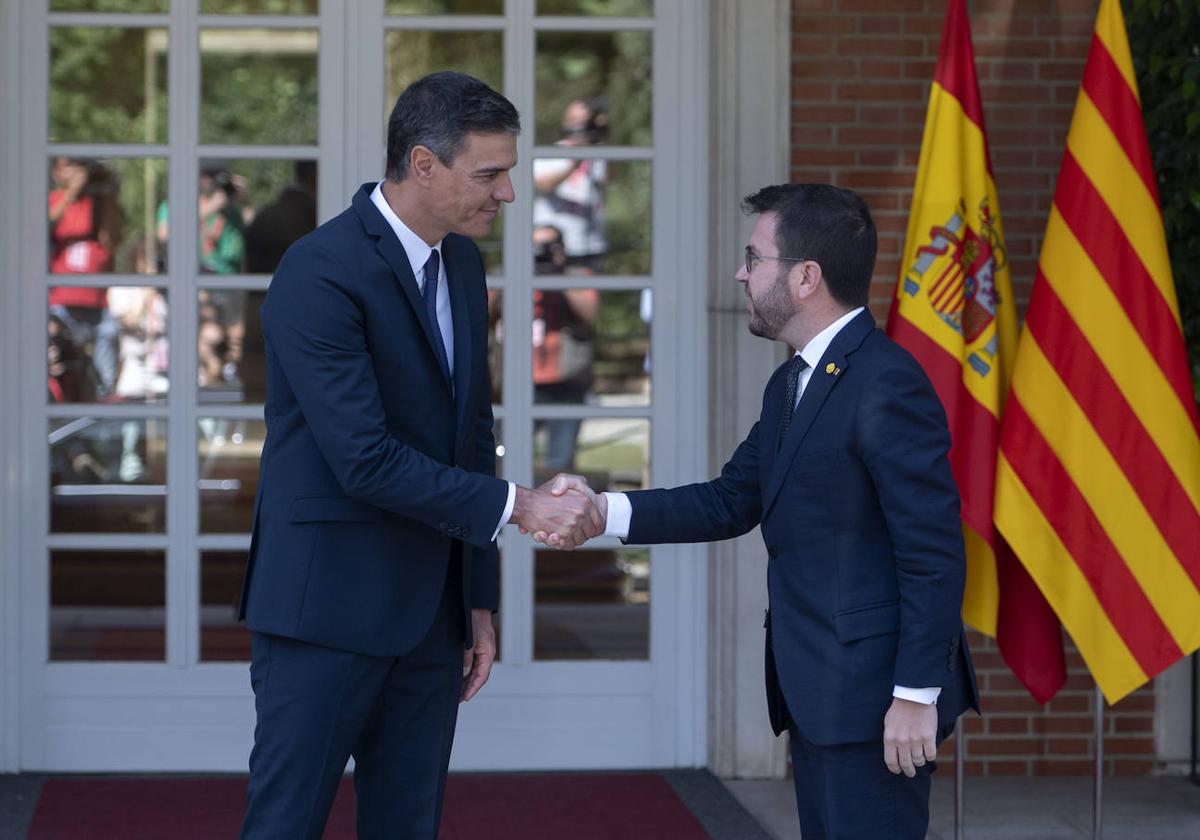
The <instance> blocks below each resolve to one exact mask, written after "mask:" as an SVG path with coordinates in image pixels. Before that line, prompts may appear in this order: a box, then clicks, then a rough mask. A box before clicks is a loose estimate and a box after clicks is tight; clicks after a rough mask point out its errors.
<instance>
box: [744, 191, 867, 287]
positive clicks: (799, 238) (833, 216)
mask: <svg viewBox="0 0 1200 840" xmlns="http://www.w3.org/2000/svg"><path fill="white" fill-rule="evenodd" d="M742 211H743V212H745V213H747V214H749V213H775V214H776V215H777V216H778V220H777V222H776V226H775V246H776V247H777V248H778V249H779V256H781V257H803V258H804V259H808V260H812V261H813V262H815V263H817V264H818V265H820V266H821V273H822V274H823V275H824V277H825V282H826V284H827V285H828V286H829V293H830V294H831V295H832V296H833V299H834V300H836V301H837V302H838V303H840V304H842V305H843V306H866V305H867V301H868V299H869V297H870V289H871V272H872V271H873V270H874V268H875V248H876V239H875V223H874V222H873V221H871V211H870V210H869V209H868V208H867V204H866V202H865V201H863V200H862V198H860V197H859V195H858V193H855V192H853V191H852V190H847V189H842V188H841V187H835V186H833V185H831V184H776V185H775V186H771V187H763V188H762V189H761V190H759V191H758V192H756V193H754V194H753V195H748V196H746V197H745V198H744V199H742ZM782 265H783V266H787V267H788V268H790V266H791V264H790V263H783V264H782Z"/></svg>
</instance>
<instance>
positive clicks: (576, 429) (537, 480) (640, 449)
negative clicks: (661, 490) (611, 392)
mask: <svg viewBox="0 0 1200 840" xmlns="http://www.w3.org/2000/svg"><path fill="white" fill-rule="evenodd" d="M560 472H570V473H577V474H579V475H582V476H583V477H584V478H586V479H587V481H588V484H589V485H590V486H591V487H593V488H594V489H595V490H597V491H600V490H613V491H625V490H642V489H644V488H646V487H649V486H650V421H649V420H639V419H637V418H627V417H605V418H590V419H582V420H579V419H565V418H555V419H553V420H535V421H534V424H533V483H534V484H535V485H539V484H542V483H543V482H546V481H549V480H550V479H551V478H553V477H554V476H555V475H557V474H558V473H560Z"/></svg>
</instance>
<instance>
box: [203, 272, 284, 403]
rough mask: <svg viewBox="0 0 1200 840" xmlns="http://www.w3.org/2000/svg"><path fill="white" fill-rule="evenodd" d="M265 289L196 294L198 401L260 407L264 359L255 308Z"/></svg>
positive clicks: (264, 387)
mask: <svg viewBox="0 0 1200 840" xmlns="http://www.w3.org/2000/svg"><path fill="white" fill-rule="evenodd" d="M266 294H267V293H266V292H263V291H246V290H243V289H201V290H200V291H199V292H197V293H196V305H197V317H198V323H197V325H196V338H197V348H196V363H197V364H196V385H197V386H198V387H199V389H200V402H201V403H262V402H265V401H266V398H267V361H266V359H267V355H266V346H265V344H264V343H263V336H262V326H261V324H260V322H259V309H260V308H261V307H262V303H263V299H264V298H265V297H266Z"/></svg>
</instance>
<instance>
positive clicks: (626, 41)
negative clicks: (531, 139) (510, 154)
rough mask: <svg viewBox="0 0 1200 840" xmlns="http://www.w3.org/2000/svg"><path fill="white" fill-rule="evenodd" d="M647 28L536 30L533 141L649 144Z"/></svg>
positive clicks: (587, 143)
mask: <svg viewBox="0 0 1200 840" xmlns="http://www.w3.org/2000/svg"><path fill="white" fill-rule="evenodd" d="M652 58H653V57H652V53H651V41H650V33H649V32H539V33H538V35H537V89H536V102H537V110H536V119H537V131H536V134H535V140H536V142H537V143H538V144H539V145H543V146H544V145H549V144H551V143H556V142H560V141H568V142H570V144H571V145H577V146H588V145H594V144H597V143H614V144H616V145H618V146H648V145H649V144H650V92H651V84H650V76H651V73H650V65H651V62H652Z"/></svg>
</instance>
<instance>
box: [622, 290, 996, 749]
mask: <svg viewBox="0 0 1200 840" xmlns="http://www.w3.org/2000/svg"><path fill="white" fill-rule="evenodd" d="M785 368H786V365H784V366H782V367H780V368H779V370H777V371H776V372H775V375H774V376H772V378H771V380H770V381H769V382H768V383H767V387H766V392H765V395H764V398H763V405H762V414H761V417H760V419H759V421H758V422H757V423H756V424H755V425H754V427H753V428H752V429H751V430H750V434H749V436H747V438H746V439H745V441H743V442H742V444H741V445H740V446H739V447H738V449H737V451H736V452H735V453H734V454H733V457H732V458H731V459H730V461H729V463H727V464H726V465H725V467H724V468H723V470H722V471H721V476H720V477H719V478H717V479H714V480H713V481H710V482H707V483H702V484H692V485H688V486H685V487H680V488H676V489H674V490H646V491H641V492H634V493H630V494H629V500H630V502H631V505H632V508H633V515H632V519H631V521H630V529H629V536H628V541H629V542H634V543H657V542H707V541H712V540H721V539H729V538H731V537H736V536H739V535H741V534H744V533H746V532H747V531H749V530H751V529H752V528H754V526H755V525H759V524H761V526H762V535H763V540H764V542H765V543H766V546H767V557H768V561H767V562H768V573H767V582H768V593H769V599H770V612H769V613H768V619H767V651H766V655H767V669H766V670H767V699H768V706H769V710H770V714H771V723H772V726H773V727H774V729H775V732H776V734H778V733H780V732H782V731H783V730H784V729H785V728H786V727H787V712H790V714H791V716H792V719H793V720H794V721H795V724H796V726H797V728H798V729H799V730H800V732H801V734H803V735H804V737H805V738H807V739H808V740H809V741H811V742H813V743H816V744H821V745H830V744H846V743H855V742H862V741H872V740H878V739H880V738H882V737H883V718H884V714H885V713H886V712H887V709H888V706H889V705H890V704H891V702H892V689H893V687H894V686H896V685H902V686H908V687H911V688H924V687H933V686H939V687H941V689H942V692H941V696H940V697H939V698H938V704H937V706H938V721H939V726H940V727H943V728H944V727H947V726H950V725H951V724H952V723H953V722H954V720H955V719H957V718H958V716H959V715H960V714H962V712H963V711H964V709H965V708H966V707H967V706H971V707H973V708H975V709H976V710H978V708H979V700H978V695H977V692H976V687H975V676H974V671H973V668H972V665H971V659H970V654H969V653H968V652H967V643H966V637H965V636H964V634H963V624H962V619H961V617H960V614H961V609H962V600H963V586H964V583H965V577H966V561H965V555H964V550H963V538H962V530H961V525H960V521H959V497H958V490H957V487H956V486H955V483H954V478H953V476H952V475H951V472H950V465H949V462H948V460H947V453H948V451H949V448H950V436H949V432H948V430H947V427H946V417H945V413H944V411H943V410H942V405H941V403H940V402H939V401H938V397H937V394H936V393H935V392H934V390H933V386H932V385H931V384H930V382H929V380H928V379H927V378H926V376H925V373H924V371H922V370H921V367H920V366H919V365H918V364H917V362H916V361H914V360H913V358H912V357H911V356H910V355H909V354H908V353H907V352H906V351H904V350H903V349H901V348H900V347H899V346H898V345H896V344H895V343H893V342H892V341H891V340H890V339H888V338H887V337H886V336H885V335H883V333H881V332H879V331H878V330H876V329H875V324H874V321H873V320H872V318H871V315H870V313H868V312H863V313H862V314H860V315H859V316H858V317H856V318H854V319H853V320H851V321H850V323H848V324H847V325H846V326H845V327H844V328H843V329H842V330H841V331H840V332H839V333H838V334H837V335H836V336H835V337H834V339H833V342H832V343H831V344H830V346H829V349H828V350H827V351H826V353H825V356H824V357H823V358H822V359H821V362H820V364H819V365H817V366H816V368H815V369H814V370H813V372H812V374H811V378H810V379H809V382H808V385H807V387H806V388H805V391H804V395H803V397H802V398H801V400H800V403H799V405H798V406H797V408H796V413H795V414H794V415H793V418H792V422H791V425H790V428H789V430H788V433H787V436H786V437H785V438H784V440H783V441H782V445H780V446H778V447H777V441H778V435H779V429H780V418H781V416H782V412H783V410H784V390H785V386H786V383H785V382H784V376H783V371H784V369H785ZM784 701H786V711H785V707H784V705H783V703H784Z"/></svg>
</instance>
